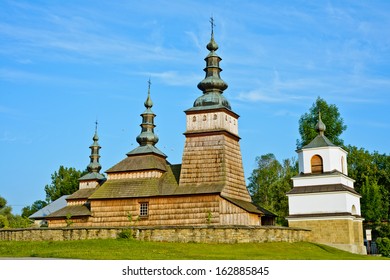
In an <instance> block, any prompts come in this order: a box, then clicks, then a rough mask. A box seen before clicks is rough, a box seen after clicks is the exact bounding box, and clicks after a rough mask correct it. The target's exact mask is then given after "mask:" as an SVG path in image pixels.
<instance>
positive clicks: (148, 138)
mask: <svg viewBox="0 0 390 280" xmlns="http://www.w3.org/2000/svg"><path fill="white" fill-rule="evenodd" d="M148 84H149V86H148V97H147V98H146V101H145V102H144V106H145V108H146V110H145V111H144V112H143V113H142V114H141V117H142V123H141V128H142V129H141V133H140V134H139V135H138V136H137V142H138V144H140V146H146V145H152V146H154V145H156V143H157V142H158V137H157V135H156V134H154V128H155V127H156V126H155V125H154V117H155V116H156V115H155V114H154V113H153V112H152V107H153V102H152V99H151V98H150V85H151V84H152V83H151V82H150V79H149V81H148Z"/></svg>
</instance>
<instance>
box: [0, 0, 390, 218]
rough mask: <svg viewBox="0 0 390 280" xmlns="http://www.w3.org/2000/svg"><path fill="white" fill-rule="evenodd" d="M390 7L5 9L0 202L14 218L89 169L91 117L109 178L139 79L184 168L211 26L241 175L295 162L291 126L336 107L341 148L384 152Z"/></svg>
mask: <svg viewBox="0 0 390 280" xmlns="http://www.w3.org/2000/svg"><path fill="white" fill-rule="evenodd" d="M389 11H390V1H352V0H351V1H331V0H328V1H271V0H269V1H245V0H238V1H218V0H215V1H172V0H167V1H165V0H164V1H163V0H161V1H124V0H122V1H96V0H94V1H88V0H84V1H75V0H68V1H49V0H47V1H11V0H9V1H8V0H1V1H0V172H1V173H0V174H1V183H0V196H3V197H4V198H6V199H7V201H8V203H9V205H11V206H12V207H13V209H14V211H13V212H14V213H20V209H21V208H22V207H23V206H26V205H31V204H32V203H33V202H34V201H36V200H38V199H42V200H43V199H45V192H44V186H45V185H46V184H50V182H51V178H50V175H51V174H52V173H53V172H54V171H56V170H58V168H59V166H60V165H64V166H67V167H75V168H77V169H84V168H86V166H87V165H88V163H89V155H90V150H89V148H88V147H89V145H90V144H92V136H93V133H94V129H95V124H94V123H95V121H96V119H97V120H98V122H99V127H98V133H99V137H100V140H99V143H100V145H101V146H102V149H101V164H102V166H103V170H107V169H108V168H110V167H111V166H113V165H114V164H115V163H117V162H119V161H120V160H122V159H123V158H124V157H125V154H126V153H127V152H128V151H130V150H132V149H133V148H135V147H136V145H137V142H136V141H135V138H136V136H137V135H138V134H139V133H140V127H139V125H140V123H141V118H140V116H139V114H140V113H142V112H143V110H144V107H143V102H144V101H145V99H146V94H147V86H148V84H147V81H148V79H149V77H150V78H151V80H152V86H151V94H152V100H153V102H154V107H153V111H154V112H155V113H156V115H157V117H156V119H155V122H156V125H157V127H156V133H157V134H158V136H159V138H160V141H159V143H158V144H157V146H158V147H159V148H160V149H161V150H162V151H163V152H164V153H165V154H167V155H168V160H169V161H170V162H172V163H180V162H181V156H182V152H183V146H184V140H185V138H184V135H183V132H184V131H185V114H184V112H183V111H184V110H186V109H188V108H190V107H192V103H193V101H194V100H195V99H196V98H197V97H198V96H200V95H201V92H200V91H199V90H198V89H197V87H196V85H197V83H198V82H199V81H201V80H202V79H203V77H204V72H203V68H204V67H205V62H204V60H203V59H204V58H205V56H206V55H207V54H208V51H207V50H206V48H205V46H206V44H207V43H208V41H209V39H210V23H209V18H210V16H213V17H214V19H215V23H216V27H215V40H216V42H217V43H218V45H219V47H220V48H219V50H218V52H217V53H218V54H219V55H220V56H221V57H222V59H223V60H222V62H221V67H222V69H223V72H222V73H221V77H222V79H223V80H224V81H225V82H227V83H228V85H229V88H228V89H227V90H226V91H225V93H224V94H225V96H226V97H227V98H228V100H229V101H230V103H231V105H232V109H233V110H234V111H235V112H236V113H237V114H239V115H240V116H241V117H240V119H239V133H240V136H241V138H242V139H241V141H240V144H241V151H242V155H243V163H244V169H245V176H246V177H249V176H250V174H251V171H252V170H253V168H254V167H255V158H256V156H260V155H263V154H266V153H274V154H275V155H276V157H277V158H278V159H279V160H283V159H285V158H291V157H294V156H295V144H296V140H297V139H298V138H299V133H298V120H299V117H300V116H301V115H302V114H304V113H305V112H307V111H308V110H309V108H310V107H311V105H312V104H313V102H314V101H315V99H316V98H317V97H318V96H321V97H322V98H324V99H325V100H326V101H327V102H328V103H329V104H336V105H337V106H338V108H339V110H340V113H341V116H342V117H343V118H344V122H345V124H346V125H347V126H348V128H347V130H346V131H345V132H344V133H343V135H342V138H343V139H344V142H345V143H346V144H351V145H355V146H358V147H363V148H365V149H368V150H369V151H374V150H376V151H379V152H380V153H387V154H389V153H390V145H389V140H388V139H389V138H390V114H389V108H390V106H389V105H390V12H389Z"/></svg>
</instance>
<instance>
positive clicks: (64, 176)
mask: <svg viewBox="0 0 390 280" xmlns="http://www.w3.org/2000/svg"><path fill="white" fill-rule="evenodd" d="M84 174H85V171H84V172H82V171H79V170H76V169H75V168H73V167H70V168H68V167H64V166H62V165H61V166H60V168H59V169H58V171H55V172H54V173H53V174H52V175H51V184H50V185H46V186H45V192H46V201H48V202H53V201H54V200H56V199H58V198H60V197H61V196H63V195H67V194H72V193H74V192H75V191H76V190H78V186H79V181H78V179H79V178H80V177H81V176H83V175H84Z"/></svg>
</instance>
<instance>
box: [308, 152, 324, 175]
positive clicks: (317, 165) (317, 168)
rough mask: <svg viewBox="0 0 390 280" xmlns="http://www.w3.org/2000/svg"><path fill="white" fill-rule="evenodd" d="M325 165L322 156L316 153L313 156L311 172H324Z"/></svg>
mask: <svg viewBox="0 0 390 280" xmlns="http://www.w3.org/2000/svg"><path fill="white" fill-rule="evenodd" d="M322 172H324V167H323V163H322V157H320V156H319V155H315V156H313V157H312V158H311V173H322Z"/></svg>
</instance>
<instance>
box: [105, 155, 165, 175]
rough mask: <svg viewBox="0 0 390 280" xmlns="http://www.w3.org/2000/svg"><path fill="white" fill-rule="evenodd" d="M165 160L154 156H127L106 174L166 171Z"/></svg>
mask: <svg viewBox="0 0 390 280" xmlns="http://www.w3.org/2000/svg"><path fill="white" fill-rule="evenodd" d="M166 165H167V163H166V160H165V158H163V157H161V156H157V155H154V154H147V155H137V156H128V157H127V158H125V159H123V160H122V161H120V162H119V163H117V164H116V165H114V166H113V167H111V168H110V169H108V170H107V171H106V173H115V172H129V171H141V170H161V171H166V170H167V168H166Z"/></svg>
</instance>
